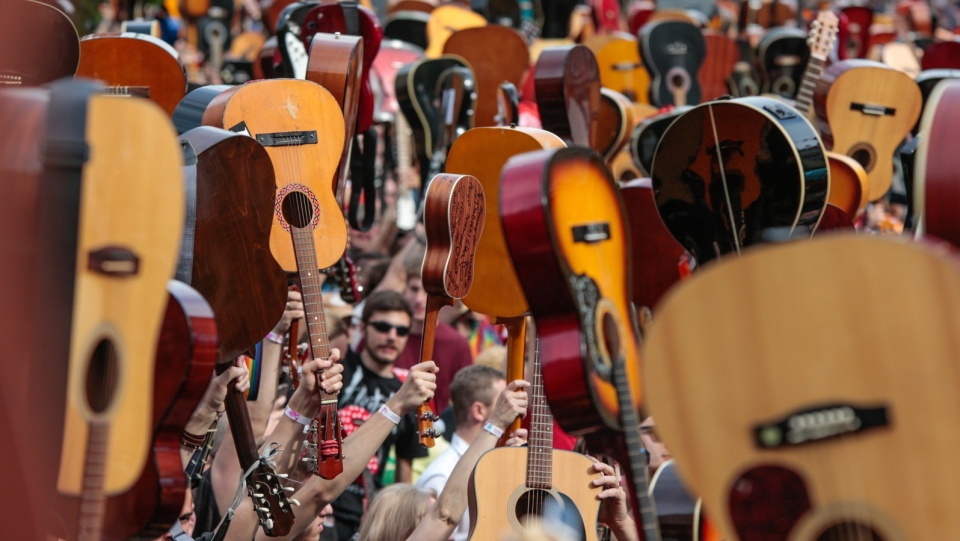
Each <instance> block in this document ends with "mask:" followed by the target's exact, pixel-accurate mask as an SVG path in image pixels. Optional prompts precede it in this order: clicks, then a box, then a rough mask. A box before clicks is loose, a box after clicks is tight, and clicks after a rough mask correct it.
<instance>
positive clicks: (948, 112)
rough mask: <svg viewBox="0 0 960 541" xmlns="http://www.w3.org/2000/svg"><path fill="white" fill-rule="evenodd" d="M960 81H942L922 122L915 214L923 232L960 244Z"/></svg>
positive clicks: (918, 225) (918, 227)
mask: <svg viewBox="0 0 960 541" xmlns="http://www.w3.org/2000/svg"><path fill="white" fill-rule="evenodd" d="M958 100H960V81H958V80H949V81H947V82H941V83H940V84H938V85H937V87H936V89H935V90H934V91H933V93H932V94H930V98H929V100H928V101H927V106H926V110H925V111H924V113H923V119H922V120H921V121H920V132H921V134H922V135H921V136H920V143H919V144H918V146H917V156H916V165H915V169H914V186H913V214H914V216H915V217H916V218H915V221H916V229H917V231H918V233H920V234H921V235H929V236H931V237H936V238H940V239H943V240H946V241H947V242H949V243H950V244H952V245H954V246H960V228H958V227H957V220H956V212H955V207H954V205H955V204H956V202H957V201H958V200H960V192H958V190H957V185H956V182H955V179H956V171H957V167H958V166H960V153H957V152H956V150H951V146H950V142H951V141H953V140H954V138H955V135H954V133H953V132H954V130H956V127H955V126H956V124H955V122H954V121H955V120H957V119H958V115H957V106H956V104H957V102H958Z"/></svg>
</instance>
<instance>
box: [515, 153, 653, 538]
mask: <svg viewBox="0 0 960 541" xmlns="http://www.w3.org/2000/svg"><path fill="white" fill-rule="evenodd" d="M500 205H501V207H500V218H501V220H502V222H503V229H504V237H505V238H506V241H507V247H508V249H509V251H510V257H511V258H512V259H513V263H514V266H515V267H516V270H517V277H518V278H519V279H520V283H521V284H522V286H523V290H524V293H525V294H526V297H527V301H528V302H529V303H530V312H531V314H532V315H533V317H534V319H535V320H536V323H537V330H538V335H539V337H540V351H541V357H542V359H543V383H544V388H545V390H546V394H547V400H548V402H549V404H550V409H551V410H552V411H553V414H554V416H555V418H556V420H557V422H558V423H560V426H561V427H562V428H563V429H564V430H565V431H566V432H568V433H570V434H572V435H582V436H584V437H586V438H587V444H588V447H589V448H590V449H591V450H593V451H594V452H605V453H606V454H609V455H612V456H615V457H616V458H617V459H618V461H619V462H620V463H621V464H623V465H624V466H625V467H626V468H628V471H629V472H630V475H628V476H627V477H628V480H629V483H630V487H631V493H632V494H633V495H634V497H635V500H634V501H633V507H634V516H635V517H638V519H639V520H640V521H641V523H642V524H643V534H644V535H643V538H645V539H646V541H658V540H659V539H660V535H659V530H658V528H657V524H656V517H655V516H654V515H652V507H651V506H650V505H649V496H648V494H647V480H646V462H645V461H644V460H643V458H642V457H641V449H642V445H643V444H642V441H641V439H640V432H639V419H638V418H637V410H636V408H637V406H638V404H639V402H640V399H641V397H640V366H639V349H638V346H637V334H636V328H635V327H634V325H633V324H632V322H631V317H630V313H631V311H630V301H631V291H630V290H631V287H630V276H631V274H630V272H631V271H630V267H631V258H630V241H629V235H630V234H629V231H628V229H627V225H626V223H625V220H624V210H623V203H622V202H621V200H620V196H619V194H618V193H617V190H616V187H615V185H614V182H613V179H612V178H611V177H610V173H609V171H608V170H607V168H606V167H605V165H604V164H603V161H602V159H601V158H600V156H599V155H597V154H596V153H595V152H594V151H591V150H589V149H584V148H576V147H573V148H561V149H556V150H544V151H538V152H531V153H527V154H522V155H520V156H516V157H514V158H512V159H511V160H510V161H508V162H507V164H506V166H505V167H504V170H503V173H502V182H501V197H500Z"/></svg>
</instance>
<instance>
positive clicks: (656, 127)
mask: <svg viewBox="0 0 960 541" xmlns="http://www.w3.org/2000/svg"><path fill="white" fill-rule="evenodd" d="M691 107H692V106H690V105H686V106H683V107H675V108H673V110H671V111H667V112H664V113H659V114H656V115H652V116H648V117H647V118H644V119H643V120H641V121H640V122H639V123H637V125H636V127H634V128H633V132H632V133H631V135H630V156H631V157H632V158H633V163H634V164H636V166H637V168H638V169H639V170H640V172H641V173H642V174H643V176H650V171H652V170H653V156H654V154H655V153H656V150H657V145H658V144H660V138H661V137H663V133H664V132H665V131H667V128H668V127H670V124H672V123H673V121H674V120H676V119H677V117H679V116H680V115H682V114H683V113H685V112H686V111H688V110H690V109H691Z"/></svg>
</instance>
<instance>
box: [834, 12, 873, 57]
mask: <svg viewBox="0 0 960 541" xmlns="http://www.w3.org/2000/svg"><path fill="white" fill-rule="evenodd" d="M840 12H841V13H842V14H843V15H844V16H845V17H846V19H847V36H846V38H847V39H846V40H841V42H840V54H841V56H840V59H841V60H846V59H848V58H866V57H867V52H868V49H867V45H868V43H869V40H870V25H872V24H873V10H872V9H870V8H869V7H867V6H846V7H844V8H843V9H841V10H840Z"/></svg>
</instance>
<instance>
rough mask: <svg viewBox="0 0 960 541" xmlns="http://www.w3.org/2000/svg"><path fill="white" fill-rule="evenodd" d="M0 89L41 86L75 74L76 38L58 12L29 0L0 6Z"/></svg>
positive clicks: (62, 14)
mask: <svg viewBox="0 0 960 541" xmlns="http://www.w3.org/2000/svg"><path fill="white" fill-rule="evenodd" d="M0 20H3V21H6V28H5V29H4V32H3V33H2V35H0V88H3V87H6V86H21V85H22V86H41V85H45V84H47V83H50V82H53V81H55V80H57V79H60V78H63V77H69V76H71V75H73V74H74V73H76V71H77V64H78V63H79V61H80V37H79V35H78V34H77V29H76V27H74V26H73V22H71V21H70V19H69V18H68V17H67V16H66V15H65V14H64V13H63V12H62V11H60V10H59V9H57V8H55V7H53V6H51V5H49V4H45V3H43V2H35V1H33V0H8V1H6V2H2V3H0Z"/></svg>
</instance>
